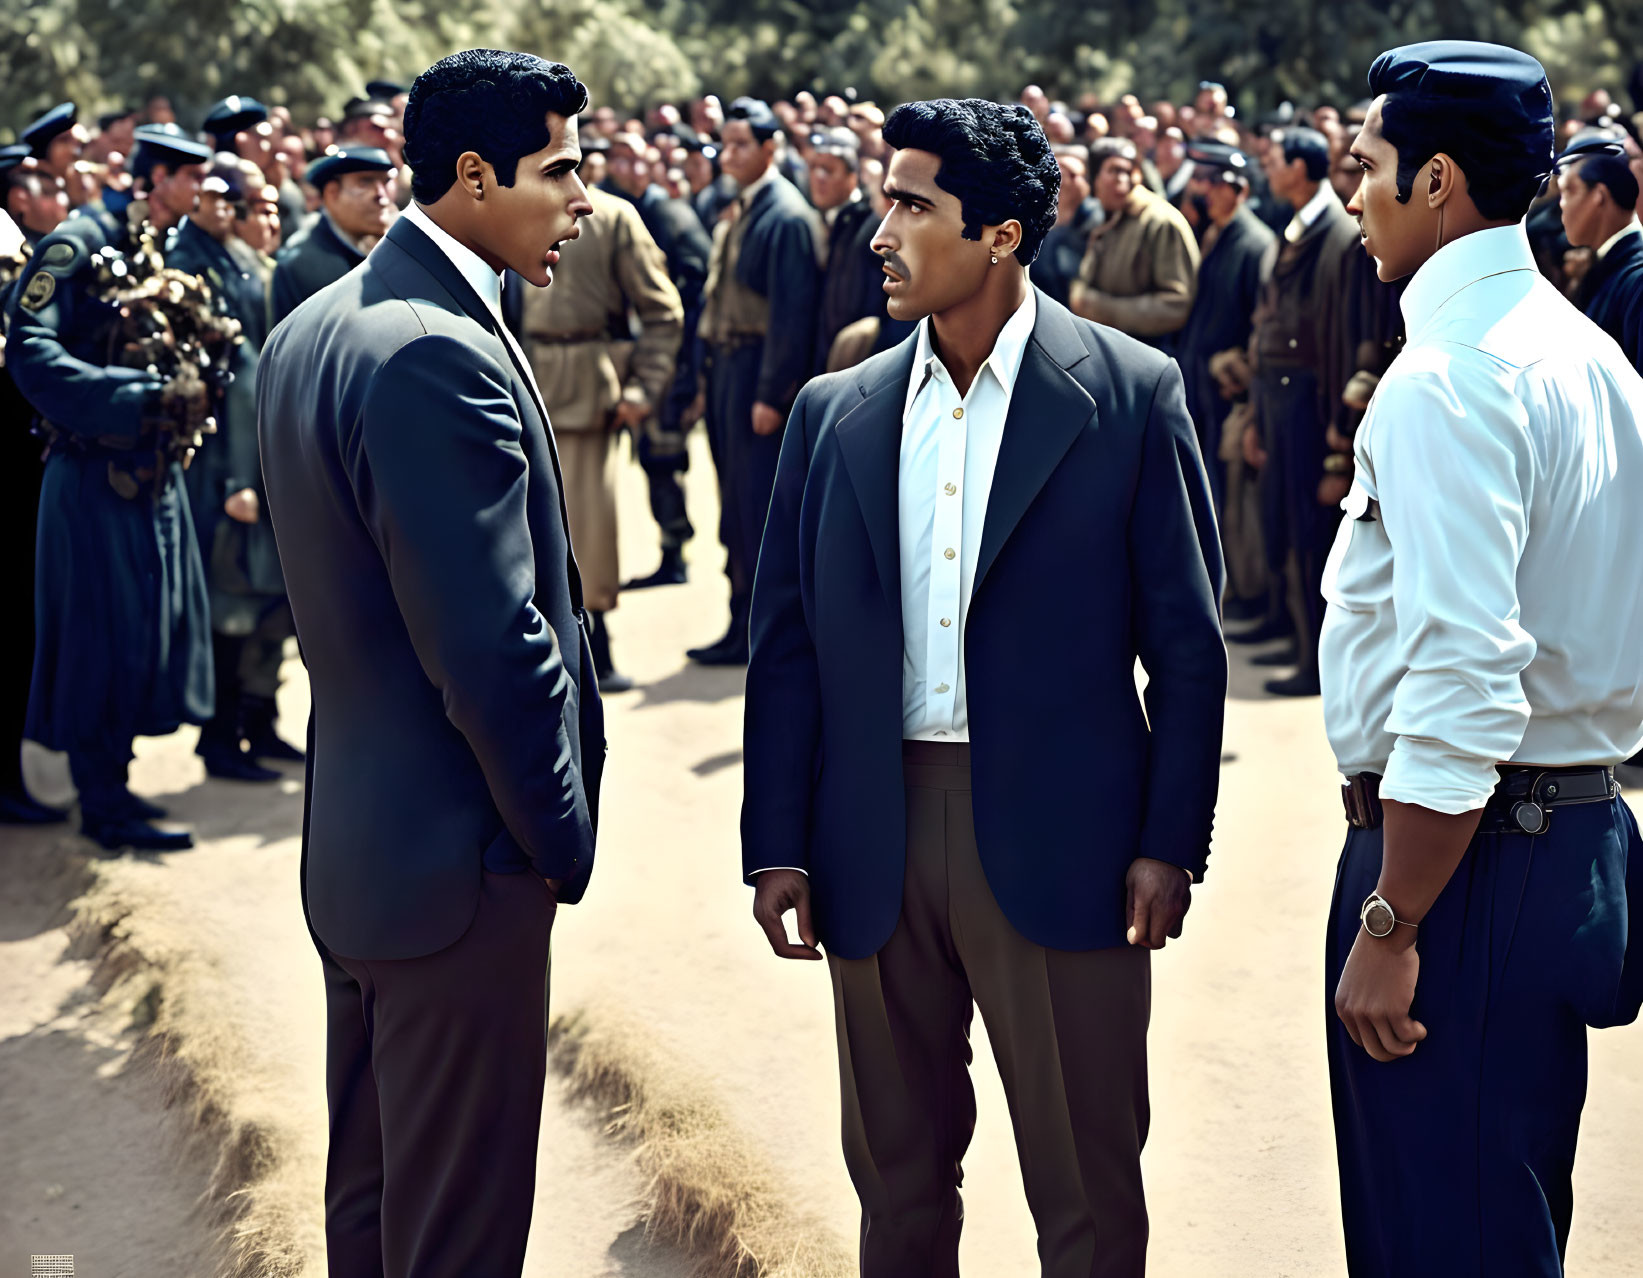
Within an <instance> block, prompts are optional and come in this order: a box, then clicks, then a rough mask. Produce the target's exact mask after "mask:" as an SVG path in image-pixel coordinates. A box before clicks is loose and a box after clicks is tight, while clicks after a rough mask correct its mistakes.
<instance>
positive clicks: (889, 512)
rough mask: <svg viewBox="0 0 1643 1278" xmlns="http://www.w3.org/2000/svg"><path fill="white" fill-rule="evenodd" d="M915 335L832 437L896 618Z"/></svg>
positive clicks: (863, 387) (867, 388) (898, 613)
mask: <svg viewBox="0 0 1643 1278" xmlns="http://www.w3.org/2000/svg"><path fill="white" fill-rule="evenodd" d="M917 347H918V338H917V335H916V334H915V336H913V337H911V338H909V339H908V340H906V341H904V342H903V343H902V344H901V346H900V348H899V349H898V350H897V351H896V352H895V358H894V359H892V360H890V361H889V364H888V369H887V371H886V372H885V373H884V374H883V375H882V376H881V377H880V378H878V379H876V380H875V381H874V382H872V383H871V384H865V385H861V386H860V390H861V393H862V396H863V398H862V402H861V403H859V404H857V405H856V406H855V407H854V408H853V409H851V410H850V411H849V412H848V413H846V414H845V415H844V416H843V417H841V418H839V423H838V425H837V426H836V427H835V428H834V436H835V438H836V439H837V440H838V443H839V454H840V456H842V457H843V458H844V468H845V471H846V473H847V474H848V475H849V476H850V483H851V486H852V487H854V488H855V490H856V500H857V502H859V503H860V505H861V514H862V519H863V520H864V521H865V522H866V524H867V539H868V541H869V542H870V543H871V544H872V547H873V562H874V563H875V564H876V565H877V566H878V570H879V584H880V585H881V586H883V587H884V597H885V600H886V602H888V603H889V604H890V606H891V608H892V609H893V610H894V612H895V614H896V616H897V617H898V618H899V617H900V616H901V520H900V504H899V496H898V483H897V480H898V478H899V475H900V472H901V426H902V416H903V410H904V409H905V407H906V402H907V379H908V378H909V377H910V376H911V375H912V370H913V354H914V351H915V350H916V349H917Z"/></svg>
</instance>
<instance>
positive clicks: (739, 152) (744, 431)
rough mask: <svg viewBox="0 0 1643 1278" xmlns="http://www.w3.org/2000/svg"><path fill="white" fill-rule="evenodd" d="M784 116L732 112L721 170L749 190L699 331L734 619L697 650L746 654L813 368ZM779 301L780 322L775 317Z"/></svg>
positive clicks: (745, 106) (809, 217) (716, 248)
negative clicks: (762, 559) (786, 170)
mask: <svg viewBox="0 0 1643 1278" xmlns="http://www.w3.org/2000/svg"><path fill="white" fill-rule="evenodd" d="M780 135H781V125H780V124H779V123H778V122H777V120H776V117H775V115H774V114H773V113H772V112H771V110H770V108H769V107H768V106H767V105H765V104H764V103H763V102H760V101H758V100H757V99H756V98H737V99H736V101H734V102H733V103H731V105H730V110H729V111H728V112H726V114H725V124H724V153H723V155H722V156H721V157H720V160H721V163H722V164H723V166H724V170H725V172H726V173H728V174H729V175H730V176H731V177H732V178H734V179H735V180H736V181H737V182H738V183H740V186H741V190H740V192H739V193H738V194H737V196H736V199H735V201H734V203H733V204H732V205H731V210H732V211H731V215H730V217H729V218H728V219H723V220H721V221H720V222H719V223H718V225H717V226H716V227H715V229H714V235H713V259H712V262H711V263H710V265H709V267H708V280H707V300H706V303H705V305H704V307H703V310H702V323H701V328H700V333H701V336H702V340H703V341H704V342H706V343H707V351H708V354H707V361H708V364H707V431H708V442H709V443H710V444H711V445H712V447H713V464H714V466H715V467H716V469H717V470H718V472H719V493H720V507H721V508H720V517H719V537H720V540H722V541H723V542H724V544H725V552H726V573H727V575H728V576H729V577H730V628H729V629H728V630H727V631H726V632H725V634H724V637H723V638H721V639H719V640H718V641H717V642H716V643H713V644H710V645H708V646H707V647H704V648H692V649H691V650H690V652H689V656H690V658H691V660H693V661H697V662H700V663H702V664H704V665H745V664H747V648H748V635H747V619H748V607H749V604H750V602H751V600H752V594H753V570H754V568H755V566H756V565H757V564H758V559H759V540H760V538H761V537H762V535H763V533H764V517H765V512H766V510H767V509H768V508H769V506H770V491H771V487H772V485H773V484H774V483H775V478H776V458H777V456H778V454H779V453H780V451H781V443H782V427H783V425H784V424H785V423H786V421H787V413H788V410H789V409H791V408H792V407H793V401H794V400H795V399H797V398H798V394H799V388H800V387H801V386H803V385H804V383H805V382H806V381H807V380H808V379H809V377H810V376H811V374H812V373H813V372H814V371H815V369H814V365H813V360H814V351H815V323H816V299H817V295H818V290H819V283H820V281H819V275H818V272H817V269H816V257H817V255H816V243H817V233H816V229H815V224H816V215H815V211H814V210H813V209H811V208H810V206H809V205H808V204H806V203H805V199H804V196H802V195H800V194H799V192H798V189H797V188H796V187H794V186H793V184H792V183H791V182H789V181H788V180H787V179H786V178H784V177H782V175H781V174H780V173H779V172H778V171H777V170H776V167H775V161H776V149H777V145H778V139H779V137H780ZM773 307H779V308H780V311H779V315H780V323H772V322H771V321H772V308H773Z"/></svg>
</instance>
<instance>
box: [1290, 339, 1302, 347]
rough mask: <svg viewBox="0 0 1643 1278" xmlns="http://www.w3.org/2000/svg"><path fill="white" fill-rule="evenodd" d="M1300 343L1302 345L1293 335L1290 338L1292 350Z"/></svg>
mask: <svg viewBox="0 0 1643 1278" xmlns="http://www.w3.org/2000/svg"><path fill="white" fill-rule="evenodd" d="M1299 345H1300V343H1299V342H1297V341H1296V340H1295V339H1294V338H1293V337H1292V338H1290V339H1289V349H1290V350H1294V349H1295V348H1296V347H1297V346H1299Z"/></svg>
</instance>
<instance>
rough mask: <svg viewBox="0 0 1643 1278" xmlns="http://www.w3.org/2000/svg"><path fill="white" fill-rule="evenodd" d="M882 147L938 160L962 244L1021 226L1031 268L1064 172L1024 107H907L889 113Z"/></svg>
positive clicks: (939, 181) (939, 102) (970, 103)
mask: <svg viewBox="0 0 1643 1278" xmlns="http://www.w3.org/2000/svg"><path fill="white" fill-rule="evenodd" d="M884 140H885V142H887V143H888V144H889V145H890V146H892V147H894V148H895V149H896V150H898V151H904V150H913V151H929V152H930V153H931V154H933V155H937V156H940V157H941V168H940V169H939V170H937V172H936V185H937V186H939V187H940V188H941V189H942V190H943V191H946V192H947V193H948V194H949V195H953V196H957V197H958V200H959V203H960V205H961V206H962V207H963V212H964V238H965V239H967V240H979V239H980V238H981V228H982V227H984V226H999V225H1001V224H1002V223H1004V222H1008V221H1009V220H1010V219H1011V218H1014V219H1015V220H1016V221H1018V222H1020V223H1021V247H1020V249H1019V250H1018V251H1017V253H1016V256H1017V259H1018V260H1019V261H1020V263H1021V265H1022V266H1028V265H1030V264H1031V263H1032V261H1033V259H1034V258H1036V257H1037V256H1038V250H1039V246H1040V245H1042V244H1043V243H1044V237H1045V236H1046V235H1047V234H1049V232H1050V228H1051V227H1053V226H1054V225H1055V214H1056V200H1057V198H1058V197H1059V196H1060V194H1061V166H1060V165H1058V164H1057V163H1056V158H1055V152H1054V151H1053V150H1051V149H1050V140H1049V138H1047V137H1045V136H1044V130H1043V128H1042V127H1041V126H1040V125H1039V123H1038V120H1037V118H1036V117H1035V116H1034V115H1033V113H1032V112H1031V111H1029V110H1028V109H1027V108H1026V107H1024V106H1021V105H1020V104H1019V103H1018V104H1015V105H1011V106H1001V105H999V104H998V103H996V102H988V101H985V100H983V99H981V98H965V99H963V100H956V99H953V98H938V99H936V100H935V101H933V102H909V103H907V104H906V105H904V106H899V107H897V108H896V109H895V110H894V111H892V112H890V118H889V119H887V120H886V121H885V122H884Z"/></svg>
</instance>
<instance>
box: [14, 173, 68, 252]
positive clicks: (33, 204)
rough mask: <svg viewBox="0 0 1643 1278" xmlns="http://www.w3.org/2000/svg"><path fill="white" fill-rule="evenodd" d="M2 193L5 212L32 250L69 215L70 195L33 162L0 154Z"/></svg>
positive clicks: (56, 179) (57, 181) (59, 182)
mask: <svg viewBox="0 0 1643 1278" xmlns="http://www.w3.org/2000/svg"><path fill="white" fill-rule="evenodd" d="M0 193H3V195H4V197H5V205H4V206H5V210H6V212H7V213H9V214H10V215H11V220H12V221H13V222H15V223H17V229H18V230H20V231H21V232H22V233H23V240H24V242H25V243H26V244H28V245H29V246H30V247H31V248H32V247H33V246H34V245H36V244H38V243H39V242H40V241H41V240H43V239H45V237H46V236H48V235H50V234H51V233H52V232H53V231H55V230H56V229H57V227H58V226H59V225H60V224H61V223H62V220H63V219H64V218H65V217H67V216H68V212H69V207H68V192H67V191H66V190H65V189H64V187H63V180H62V179H61V178H59V177H53V176H52V175H51V174H50V173H48V172H46V171H45V169H44V168H42V167H41V166H40V163H39V161H37V160H34V159H27V158H25V159H22V160H15V159H11V158H10V157H8V156H4V155H0Z"/></svg>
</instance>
